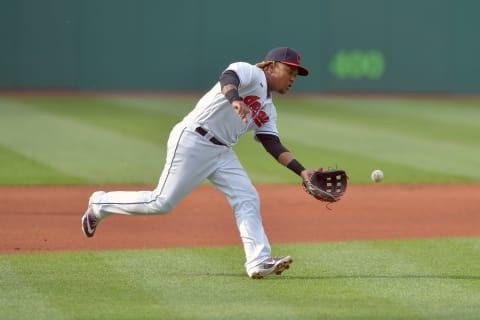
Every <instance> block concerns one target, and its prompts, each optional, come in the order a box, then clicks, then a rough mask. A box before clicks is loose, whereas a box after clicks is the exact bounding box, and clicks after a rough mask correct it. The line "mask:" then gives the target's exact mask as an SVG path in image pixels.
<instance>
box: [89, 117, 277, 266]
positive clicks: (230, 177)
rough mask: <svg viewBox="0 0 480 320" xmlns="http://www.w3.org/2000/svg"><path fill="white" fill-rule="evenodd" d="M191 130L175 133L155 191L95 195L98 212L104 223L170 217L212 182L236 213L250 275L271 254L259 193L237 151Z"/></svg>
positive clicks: (177, 128)
mask: <svg viewBox="0 0 480 320" xmlns="http://www.w3.org/2000/svg"><path fill="white" fill-rule="evenodd" d="M190 127H192V128H194V126H188V128H186V125H185V124H182V123H180V124H178V125H176V126H175V127H174V129H173V130H172V132H171V133H170V137H169V139H168V144H167V158H166V163H165V167H164V169H163V172H162V174H161V176H160V179H159V182H158V186H157V188H156V189H155V190H153V191H114V192H108V193H94V195H93V196H92V199H91V204H92V207H93V210H94V212H95V214H96V215H97V216H98V218H100V219H103V218H106V217H107V216H109V215H111V214H127V215H156V214H165V213H168V212H170V211H172V210H173V209H174V208H175V207H176V205H177V204H178V203H180V201H181V200H182V199H184V198H185V197H186V196H187V195H188V194H189V193H190V192H191V191H192V190H193V189H194V188H196V187H197V186H198V185H200V184H201V183H202V182H203V181H204V180H205V179H208V180H209V181H211V182H212V184H213V185H215V186H216V187H217V188H218V189H219V190H220V191H221V192H222V193H223V194H225V196H226V197H227V199H228V202H229V203H230V206H231V207H232V209H233V212H234V214H235V218H236V222H237V228H238V230H239V233H240V237H241V239H242V242H243V246H244V249H245V255H246V263H245V267H246V270H247V273H248V271H249V270H251V269H252V268H253V267H255V266H257V265H258V264H260V263H262V262H263V261H265V260H266V259H267V258H269V257H270V256H271V247H270V244H269V241H268V238H267V236H266V234H265V231H264V228H263V223H262V218H261V214H260V201H259V197H258V193H257V191H256V189H255V187H254V186H253V184H252V182H251V180H250V178H249V177H248V175H247V173H246V172H245V170H244V168H243V167H242V165H241V163H240V161H239V160H238V157H237V155H236V154H235V152H233V150H232V149H231V148H229V147H226V146H219V145H215V144H213V143H212V142H211V141H209V140H207V139H206V138H205V137H203V136H201V135H200V134H198V133H197V132H195V131H194V129H192V128H190Z"/></svg>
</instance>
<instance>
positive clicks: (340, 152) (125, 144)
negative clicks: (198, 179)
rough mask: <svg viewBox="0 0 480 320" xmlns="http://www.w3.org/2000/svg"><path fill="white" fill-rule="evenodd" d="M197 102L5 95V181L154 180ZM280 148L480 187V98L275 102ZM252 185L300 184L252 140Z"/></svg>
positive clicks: (418, 179) (394, 176) (245, 156)
mask: <svg viewBox="0 0 480 320" xmlns="http://www.w3.org/2000/svg"><path fill="white" fill-rule="evenodd" d="M197 98H198V97H195V96H188V97H184V98H181V97H178V98H173V97H169V98H165V97H159V96H150V97H148V96H92V97H5V96H4V97H0V164H1V169H0V184H3V185H16V184H20V185H22V184H27V185H30V184H59V183H60V184H62V183H63V184H142V185H143V184H156V182H157V179H158V177H159V175H160V172H161V169H162V168H163V164H164V159H165V145H166V140H167V138H168V133H169V131H170V129H171V128H172V126H173V125H174V124H175V123H176V122H178V121H179V120H180V119H182V117H183V116H184V115H185V114H187V113H188V111H189V110H191V109H192V108H193V106H194V104H195V102H196V99H197ZM276 100H277V109H278V113H279V120H278V127H279V130H280V133H281V137H282V141H283V142H284V144H285V145H286V146H287V147H288V148H289V149H290V150H291V151H292V152H293V153H294V154H295V155H296V156H297V158H298V159H299V160H300V161H301V162H302V163H303V164H304V165H305V166H307V167H317V166H322V167H337V166H338V167H342V168H345V169H346V170H347V171H348V172H349V175H350V182H351V183H367V182H369V173H370V172H371V171H372V170H373V169H375V168H380V169H383V170H384V172H385V174H386V183H468V182H479V181H480V139H479V137H480V125H479V123H480V99H473V98H472V99H460V98H459V99H453V98H449V99H426V98H423V99H406V98H405V99H395V98H340V97H339V98H331V97H329V98H327V97H310V98H307V97H293V98H292V97H291V98H285V97H278V99H276ZM235 149H236V150H237V151H238V154H239V157H240V159H241V160H242V162H243V163H244V166H245V168H246V169H247V171H248V172H249V174H250V176H251V178H252V179H253V181H254V182H255V183H293V182H295V183H297V182H298V178H297V177H296V176H295V175H294V174H292V173H291V172H289V171H288V170H284V169H283V168H281V167H280V166H279V165H277V164H276V163H275V162H274V160H273V159H272V158H271V157H270V155H268V154H267V153H265V152H263V149H262V147H261V145H259V144H258V143H256V142H254V141H253V136H252V134H248V135H247V136H246V137H243V139H241V140H240V143H239V145H237V146H236V147H235Z"/></svg>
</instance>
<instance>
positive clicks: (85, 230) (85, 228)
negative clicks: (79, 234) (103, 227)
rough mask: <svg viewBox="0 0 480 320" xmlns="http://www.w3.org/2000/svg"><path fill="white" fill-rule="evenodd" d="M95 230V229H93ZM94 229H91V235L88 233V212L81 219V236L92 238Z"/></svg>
mask: <svg viewBox="0 0 480 320" xmlns="http://www.w3.org/2000/svg"><path fill="white" fill-rule="evenodd" d="M95 229H96V227H95ZM95 229H93V231H92V232H91V233H89V232H88V212H86V213H85V214H84V215H83V217H82V231H83V234H84V235H85V236H86V237H89V238H91V237H93V235H94V233H95Z"/></svg>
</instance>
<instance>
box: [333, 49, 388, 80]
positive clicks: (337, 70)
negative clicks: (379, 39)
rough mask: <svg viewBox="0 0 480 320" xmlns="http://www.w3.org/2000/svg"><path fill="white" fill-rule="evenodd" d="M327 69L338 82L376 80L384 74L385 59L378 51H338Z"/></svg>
mask: <svg viewBox="0 0 480 320" xmlns="http://www.w3.org/2000/svg"><path fill="white" fill-rule="evenodd" d="M329 69H330V72H331V73H332V74H333V75H334V76H335V77H336V78H337V79H340V80H347V79H351V80H359V79H370V80H378V79H380V78H381V77H382V76H383V74H384V73H385V58H384V55H383V53H382V52H381V51H378V50H368V51H361V50H357V49H354V50H350V51H347V50H340V51H338V52H337V53H336V54H335V55H334V56H333V59H332V61H331V62H330V64H329Z"/></svg>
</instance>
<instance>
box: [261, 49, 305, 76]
mask: <svg viewBox="0 0 480 320" xmlns="http://www.w3.org/2000/svg"><path fill="white" fill-rule="evenodd" d="M265 61H279V62H281V63H284V64H286V65H289V66H292V67H295V68H297V70H298V75H300V76H307V75H308V69H307V68H305V67H304V66H302V65H300V54H299V53H298V52H297V51H295V50H294V49H292V48H288V47H281V48H275V49H272V50H270V52H269V53H267V56H266V57H265Z"/></svg>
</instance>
